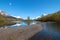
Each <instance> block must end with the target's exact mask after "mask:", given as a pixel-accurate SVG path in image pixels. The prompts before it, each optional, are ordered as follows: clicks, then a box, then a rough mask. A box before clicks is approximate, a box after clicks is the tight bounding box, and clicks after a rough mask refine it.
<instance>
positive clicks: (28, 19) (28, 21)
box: [27, 17, 30, 25]
mask: <svg viewBox="0 0 60 40" xmlns="http://www.w3.org/2000/svg"><path fill="white" fill-rule="evenodd" d="M27 23H28V25H30V17H28V18H27Z"/></svg>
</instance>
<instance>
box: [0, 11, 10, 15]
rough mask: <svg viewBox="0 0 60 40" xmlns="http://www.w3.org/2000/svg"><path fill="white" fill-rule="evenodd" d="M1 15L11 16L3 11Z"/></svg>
mask: <svg viewBox="0 0 60 40" xmlns="http://www.w3.org/2000/svg"><path fill="white" fill-rule="evenodd" d="M0 15H2V16H10V15H9V14H7V13H6V12H4V11H2V10H0Z"/></svg>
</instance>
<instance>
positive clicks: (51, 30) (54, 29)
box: [29, 22, 60, 40]
mask: <svg viewBox="0 0 60 40" xmlns="http://www.w3.org/2000/svg"><path fill="white" fill-rule="evenodd" d="M40 24H41V27H42V28H43V30H42V31H40V32H38V33H37V34H36V35H34V36H33V37H31V38H30V39H29V40H60V25H59V24H56V23H51V22H50V23H46V22H44V23H40Z"/></svg>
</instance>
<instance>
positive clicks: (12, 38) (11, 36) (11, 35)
mask: <svg viewBox="0 0 60 40" xmlns="http://www.w3.org/2000/svg"><path fill="white" fill-rule="evenodd" d="M41 30H42V27H41V25H40V24H34V25H30V26H26V27H20V28H7V29H3V30H0V40H28V39H29V38H30V37H32V36H33V35H35V34H36V33H37V32H39V31H41Z"/></svg>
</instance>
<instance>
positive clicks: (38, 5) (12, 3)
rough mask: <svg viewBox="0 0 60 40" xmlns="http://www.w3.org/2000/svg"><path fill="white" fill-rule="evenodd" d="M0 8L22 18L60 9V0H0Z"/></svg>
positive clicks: (34, 16)
mask: <svg viewBox="0 0 60 40" xmlns="http://www.w3.org/2000/svg"><path fill="white" fill-rule="evenodd" d="M0 10H3V11H5V12H7V13H8V14H10V15H13V16H20V17H22V18H27V17H28V16H30V18H31V19H32V18H36V17H38V16H41V15H42V14H51V13H54V12H57V11H59V10H60V0H0Z"/></svg>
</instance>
